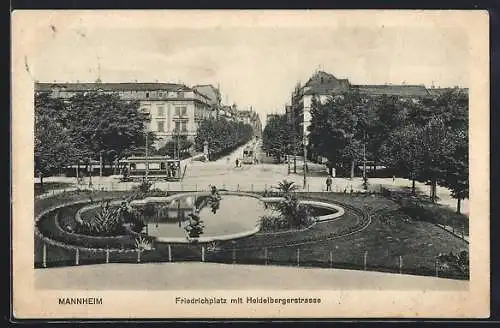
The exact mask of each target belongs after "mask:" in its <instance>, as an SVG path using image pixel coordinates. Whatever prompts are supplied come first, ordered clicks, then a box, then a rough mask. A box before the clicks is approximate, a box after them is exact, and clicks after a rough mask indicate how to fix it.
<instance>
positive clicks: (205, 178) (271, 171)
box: [35, 141, 469, 214]
mask: <svg viewBox="0 0 500 328" xmlns="http://www.w3.org/2000/svg"><path fill="white" fill-rule="evenodd" d="M251 143H252V141H250V142H249V143H247V144H245V145H243V146H241V147H239V148H238V149H236V150H235V151H233V152H232V153H231V154H229V155H227V156H224V157H222V158H220V159H218V160H216V161H213V162H202V161H193V160H190V159H186V160H184V161H183V163H182V167H184V165H187V168H186V174H185V176H184V179H183V180H182V181H179V182H166V181H155V182H154V188H160V189H163V190H174V189H176V190H208V189H209V187H210V186H211V185H215V186H217V187H218V188H219V189H229V190H245V191H257V190H261V191H262V190H265V189H270V188H272V187H273V186H276V185H277V184H278V182H279V181H281V180H283V179H286V180H288V181H293V182H295V183H296V184H297V186H298V187H299V190H302V191H311V192H322V191H325V190H326V184H325V179H326V170H322V169H321V166H320V165H317V164H313V163H308V165H310V167H314V168H315V173H314V176H307V180H306V181H307V183H306V186H305V188H304V186H303V174H302V169H301V166H302V165H303V163H302V162H297V168H299V170H298V171H297V172H298V173H295V174H294V173H290V174H288V165H287V163H282V164H263V163H261V161H260V158H259V164H241V167H236V164H235V161H236V158H240V159H241V157H242V155H243V149H244V148H245V147H246V146H247V145H248V144H251ZM257 147H258V148H259V147H260V142H259V143H258V144H257ZM257 156H262V152H261V151H258V152H257ZM292 166H293V164H292ZM320 171H322V173H321V172H320ZM292 172H293V171H292ZM92 179H93V184H94V188H97V189H101V188H105V189H112V190H127V189H130V188H131V187H132V186H133V185H134V184H137V183H132V182H128V183H123V182H119V177H118V176H111V177H102V178H100V177H93V178H92ZM44 180H45V181H46V182H66V183H71V184H74V187H76V186H77V185H76V180H75V178H68V177H47V178H45V179H44ZM35 181H37V179H35ZM369 184H370V189H371V190H375V191H379V190H380V186H384V187H387V188H404V187H411V181H410V180H408V179H403V178H396V179H395V181H393V180H392V178H370V179H369ZM351 187H352V189H353V191H362V190H363V186H362V178H359V177H358V178H354V179H352V180H351V179H349V178H338V177H337V178H334V181H333V186H332V190H333V191H334V192H343V191H344V189H345V190H346V192H348V193H349V192H350V190H351ZM416 189H417V191H419V192H422V193H423V194H428V193H429V186H427V185H425V184H424V183H420V182H417V183H416ZM437 196H438V197H439V200H438V203H439V204H442V205H446V206H449V207H450V208H452V209H455V208H456V199H454V198H452V197H451V195H450V192H449V190H448V189H446V188H444V187H440V186H438V188H437ZM468 205H469V202H468V200H467V199H465V200H463V201H462V213H465V214H468V213H469V206H468Z"/></svg>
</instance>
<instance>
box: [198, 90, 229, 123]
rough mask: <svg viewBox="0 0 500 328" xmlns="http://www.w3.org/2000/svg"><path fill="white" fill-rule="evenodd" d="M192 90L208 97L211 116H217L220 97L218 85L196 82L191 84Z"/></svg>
mask: <svg viewBox="0 0 500 328" xmlns="http://www.w3.org/2000/svg"><path fill="white" fill-rule="evenodd" d="M193 90H195V91H197V92H199V93H201V94H202V95H204V96H206V97H208V99H209V104H210V108H211V109H212V111H211V117H214V118H215V117H217V113H218V111H219V110H220V109H221V106H222V104H221V102H222V97H221V93H220V89H219V87H217V88H216V87H214V86H213V85H211V84H197V85H195V86H193Z"/></svg>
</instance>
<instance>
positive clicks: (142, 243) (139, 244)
mask: <svg viewBox="0 0 500 328" xmlns="http://www.w3.org/2000/svg"><path fill="white" fill-rule="evenodd" d="M135 247H136V249H137V250H139V251H141V252H143V251H150V250H152V249H153V246H152V243H151V241H150V240H148V239H147V238H145V237H142V236H141V237H139V238H137V239H136V240H135Z"/></svg>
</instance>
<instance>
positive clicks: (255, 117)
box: [237, 108, 262, 138]
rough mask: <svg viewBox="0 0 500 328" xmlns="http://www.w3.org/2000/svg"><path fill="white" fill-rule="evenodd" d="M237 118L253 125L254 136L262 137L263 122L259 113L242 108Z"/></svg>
mask: <svg viewBox="0 0 500 328" xmlns="http://www.w3.org/2000/svg"><path fill="white" fill-rule="evenodd" d="M237 120H238V121H239V122H242V123H244V124H248V125H250V126H251V127H252V130H253V135H254V137H257V138H261V137H262V122H261V120H260V116H259V114H257V113H256V112H254V111H253V109H252V108H250V110H240V111H238V113H237Z"/></svg>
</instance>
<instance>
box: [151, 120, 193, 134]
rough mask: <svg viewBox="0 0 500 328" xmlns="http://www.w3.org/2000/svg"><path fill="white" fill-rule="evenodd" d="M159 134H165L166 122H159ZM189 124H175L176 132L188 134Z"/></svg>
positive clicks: (157, 123)
mask: <svg viewBox="0 0 500 328" xmlns="http://www.w3.org/2000/svg"><path fill="white" fill-rule="evenodd" d="M156 125H157V126H156V127H157V129H156V130H157V131H158V132H165V121H157V122H156ZM187 131H188V130H187V122H175V127H174V132H187Z"/></svg>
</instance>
